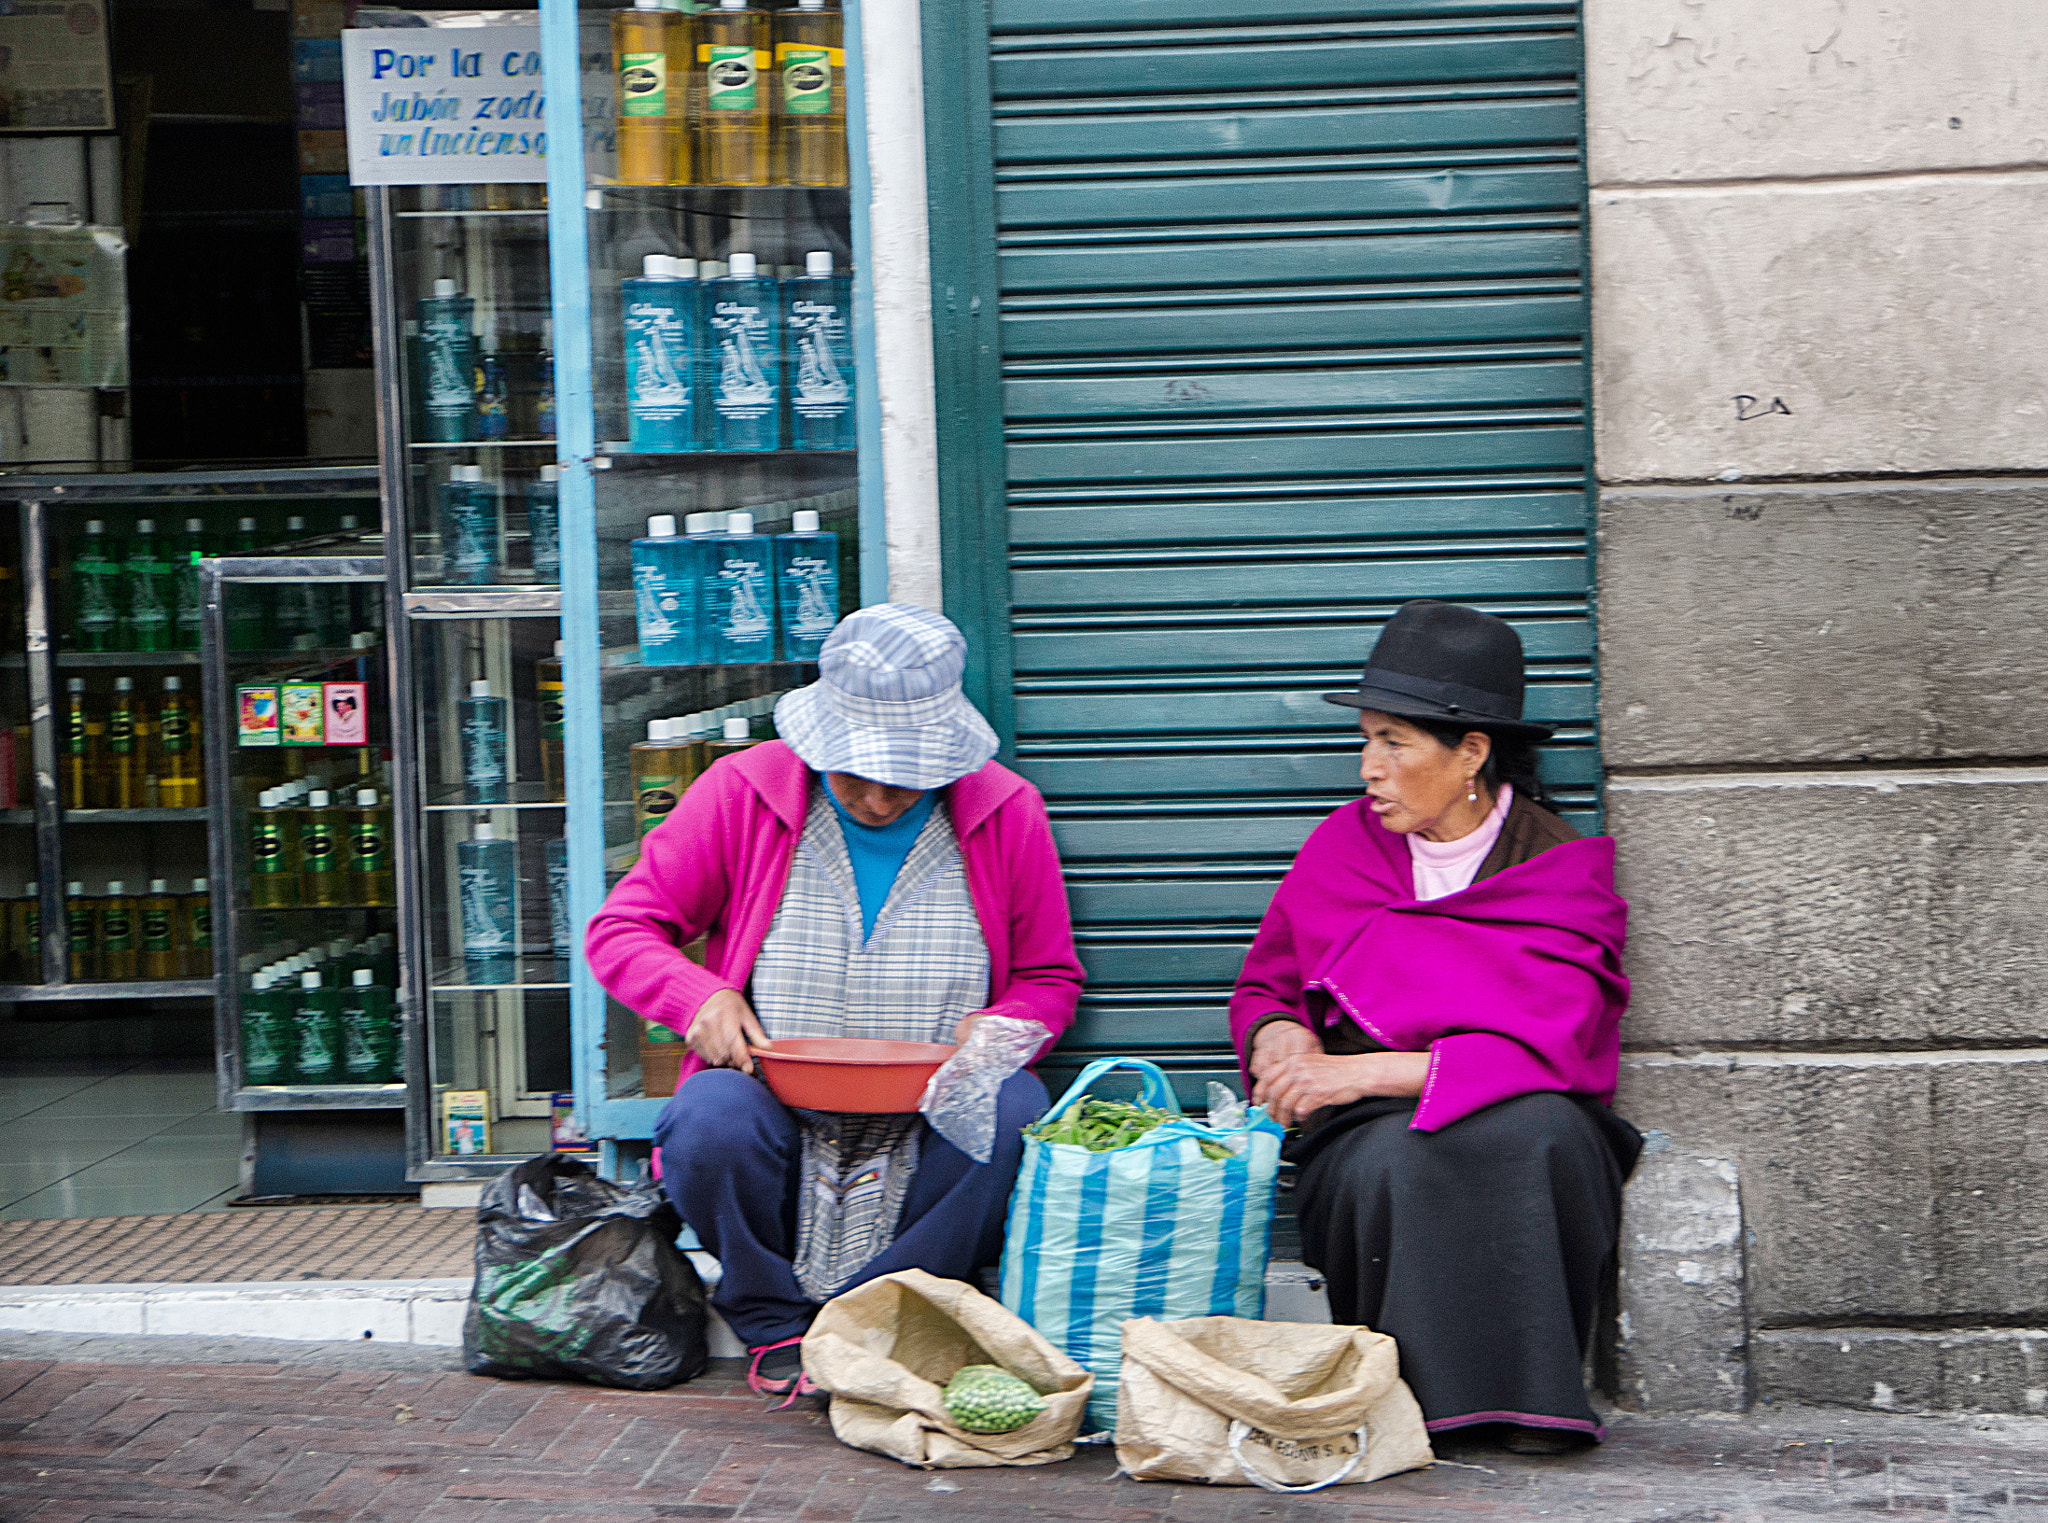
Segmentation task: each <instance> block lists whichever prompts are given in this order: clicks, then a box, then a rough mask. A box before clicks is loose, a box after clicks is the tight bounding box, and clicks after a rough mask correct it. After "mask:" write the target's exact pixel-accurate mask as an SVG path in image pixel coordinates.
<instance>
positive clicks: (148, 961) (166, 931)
mask: <svg viewBox="0 0 2048 1523" xmlns="http://www.w3.org/2000/svg"><path fill="white" fill-rule="evenodd" d="M137 910H138V913H139V914H140V916H141V920H142V936H141V945H140V951H141V956H140V958H139V959H138V961H139V963H140V965H141V970H142V976H143V977H144V978H179V977H182V976H183V975H184V972H185V954H184V953H183V952H182V951H181V950H180V949H179V947H178V901H177V900H176V899H174V898H173V897H172V896H171V892H170V884H169V883H167V882H166V881H165V880H164V879H162V878H151V879H150V880H149V897H148V898H146V899H144V900H143V901H142V903H141V904H140V905H139V906H137Z"/></svg>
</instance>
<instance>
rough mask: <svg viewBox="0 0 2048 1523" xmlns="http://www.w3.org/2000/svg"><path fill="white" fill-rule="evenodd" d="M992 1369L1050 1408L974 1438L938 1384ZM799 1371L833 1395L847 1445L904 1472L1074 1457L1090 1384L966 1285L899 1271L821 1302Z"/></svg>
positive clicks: (837, 1430) (836, 1427)
mask: <svg viewBox="0 0 2048 1523" xmlns="http://www.w3.org/2000/svg"><path fill="white" fill-rule="evenodd" d="M970 1364H997V1365H1001V1366H1002V1367H1003V1368H1004V1369H1006V1370H1008V1371H1009V1372H1010V1373H1011V1374H1012V1375H1015V1376H1018V1377H1019V1378H1020V1379H1022V1380H1024V1381H1025V1382H1026V1383H1027V1384H1029V1385H1030V1386H1031V1387H1032V1389H1034V1390H1035V1391H1037V1392H1038V1394H1039V1395H1041V1396H1043V1397H1044V1398H1045V1404H1046V1405H1045V1410H1044V1411H1043V1412H1041V1413H1039V1415H1038V1416H1037V1417H1034V1418H1033V1419H1032V1420H1031V1421H1030V1422H1028V1423H1026V1424H1025V1425H1024V1426H1023V1427H1021V1428H1018V1429H1017V1430H1015V1431H1014V1432H1011V1433H969V1432H968V1431H967V1430H966V1429H965V1428H962V1427H961V1426H960V1425H959V1424H958V1423H956V1422H954V1421H953V1419H952V1417H951V1416H949V1415H948V1414H947V1412H946V1405H945V1385H946V1382H947V1381H949V1380H951V1379H952V1378H953V1376H954V1375H956V1374H958V1373H959V1372H960V1370H961V1369H962V1368H963V1367H965V1366H967V1365H970ZM804 1373H805V1374H807V1375H809V1376H810V1377H811V1379H812V1381H813V1382H814V1383H816V1384H817V1385H818V1386H819V1387H820V1388H821V1389H823V1390H826V1391H829V1392H831V1394H832V1431H833V1433H834V1434H836V1435H837V1436H838V1438H839V1441H840V1442H841V1443H843V1444H850V1445H852V1446H853V1447H854V1448H856V1449H867V1450H871V1451H872V1452H874V1453H876V1454H886V1455H888V1456H889V1457H890V1458H891V1459H898V1460H901V1461H903V1463H904V1464H906V1465H918V1466H921V1467H923V1468H925V1469H928V1470H949V1469H958V1468H962V1467H967V1466H979V1465H1044V1464H1049V1463H1051V1462H1052V1461H1054V1460H1063V1459H1068V1458H1071V1457H1072V1455H1073V1453H1074V1435H1075V1434H1076V1433H1078V1432H1080V1431H1081V1418H1082V1415H1083V1414H1084V1413H1085V1412H1086V1411H1087V1410H1088V1397H1089V1393H1090V1392H1092V1391H1093V1390H1094V1388H1095V1377H1094V1376H1092V1375H1090V1374H1089V1373H1088V1372H1087V1371H1086V1370H1084V1369H1082V1368H1081V1366H1080V1365H1078V1364H1076V1363H1075V1362H1074V1361H1073V1360H1071V1359H1069V1358H1068V1357H1067V1356H1066V1355H1065V1354H1062V1353H1061V1352H1060V1351H1059V1350H1058V1349H1056V1348H1054V1347H1053V1346H1052V1345H1051V1344H1050V1343H1048V1342H1046V1340H1045V1339H1044V1338H1043V1337H1041V1336H1040V1335H1039V1334H1038V1333H1037V1332H1036V1331H1034V1330H1033V1329H1032V1328H1031V1326H1030V1324H1028V1323H1026V1322H1025V1321H1024V1320H1023V1319H1022V1318H1020V1317H1018V1316H1017V1315H1016V1314H1015V1313H1014V1312H1010V1311H1007V1310H1005V1309H1004V1308H1003V1306H1002V1304H1001V1303H1000V1302H997V1301H993V1300H991V1299H990V1298H989V1297H987V1296H985V1295H983V1294H982V1293H981V1292H980V1291H978V1290H976V1289H975V1288H974V1287H973V1286H971V1285H963V1284H961V1283H960V1282H959V1281H958V1280H942V1279H940V1278H938V1277H937V1276H936V1275H929V1274H926V1273H925V1272H924V1271H923V1270H921V1269H904V1270H899V1271H898V1272H897V1273H895V1274H888V1275H883V1276H881V1277H880V1278H879V1279H874V1280H870V1281H868V1282H867V1284H865V1285H860V1286H856V1287H855V1288H854V1289H852V1290H849V1291H847V1292H846V1293H845V1294H844V1295H842V1296H835V1297H834V1298H833V1299H832V1300H830V1301H827V1302H826V1303H825V1305H824V1306H823V1307H822V1308H821V1309H820V1310H819V1312H818V1319H817V1321H815V1322H813V1323H812V1324H811V1330H810V1331H809V1332H808V1333H806V1334H804Z"/></svg>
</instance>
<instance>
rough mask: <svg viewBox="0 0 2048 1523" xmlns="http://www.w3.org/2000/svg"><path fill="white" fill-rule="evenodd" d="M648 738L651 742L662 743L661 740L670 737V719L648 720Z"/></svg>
mask: <svg viewBox="0 0 2048 1523" xmlns="http://www.w3.org/2000/svg"><path fill="white" fill-rule="evenodd" d="M647 739H648V741H649V742H650V743H654V744H659V743H660V742H661V741H664V740H667V739H668V721H667V720H666V719H650V720H648V721H647Z"/></svg>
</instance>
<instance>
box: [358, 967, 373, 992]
mask: <svg viewBox="0 0 2048 1523" xmlns="http://www.w3.org/2000/svg"><path fill="white" fill-rule="evenodd" d="M375 977H376V975H375V974H373V973H372V972H371V971H370V970H369V969H368V968H358V969H356V971H355V985H356V987H357V988H358V989H367V988H369V987H370V984H371V983H372V982H373V981H374V979H375Z"/></svg>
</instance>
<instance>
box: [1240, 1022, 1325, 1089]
mask: <svg viewBox="0 0 2048 1523" xmlns="http://www.w3.org/2000/svg"><path fill="white" fill-rule="evenodd" d="M1322 1050H1323V1039H1322V1038H1321V1037H1319V1036H1317V1035H1316V1034H1315V1033H1314V1032H1313V1031H1311V1030H1309V1029H1308V1027H1306V1026H1304V1025H1302V1024H1301V1022H1299V1021H1291V1020H1290V1021H1268V1022H1266V1024H1265V1025H1263V1026H1261V1027H1260V1028H1259V1034H1258V1035H1257V1036H1255V1037H1253V1038H1252V1055H1251V1061H1250V1062H1249V1063H1247V1064H1246V1065H1245V1066H1246V1067H1248V1068H1249V1069H1251V1071H1252V1079H1253V1080H1254V1081H1257V1080H1259V1079H1263V1078H1265V1077H1266V1070H1267V1069H1269V1068H1271V1067H1273V1065H1274V1064H1276V1063H1278V1062H1279V1061H1280V1060H1281V1059H1282V1058H1291V1057H1293V1056H1294V1055H1295V1054H1296V1053H1304V1052H1321V1051H1322Z"/></svg>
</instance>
